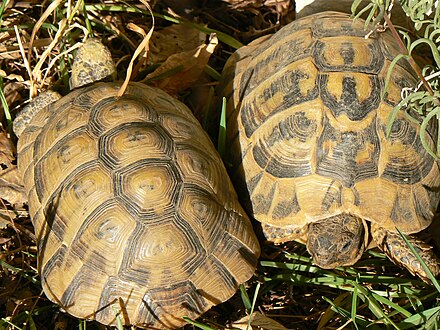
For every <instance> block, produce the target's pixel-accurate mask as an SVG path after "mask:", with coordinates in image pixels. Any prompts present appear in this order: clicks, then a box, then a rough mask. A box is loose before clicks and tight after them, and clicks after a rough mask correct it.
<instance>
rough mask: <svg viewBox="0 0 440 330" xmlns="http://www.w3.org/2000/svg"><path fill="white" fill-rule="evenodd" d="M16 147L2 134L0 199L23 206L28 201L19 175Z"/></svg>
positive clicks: (0, 138)
mask: <svg viewBox="0 0 440 330" xmlns="http://www.w3.org/2000/svg"><path fill="white" fill-rule="evenodd" d="M14 151H15V148H14V145H13V143H12V141H11V140H10V139H9V138H8V137H7V135H6V133H4V132H0V198H2V199H4V200H6V201H8V202H9V203H10V204H12V205H22V204H24V203H25V202H26V201H27V198H26V196H25V193H24V187H23V185H22V184H21V179H20V177H19V174H18V169H17V165H15V164H13V161H14V160H15V156H14Z"/></svg>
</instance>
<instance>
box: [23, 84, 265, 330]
mask: <svg viewBox="0 0 440 330" xmlns="http://www.w3.org/2000/svg"><path fill="white" fill-rule="evenodd" d="M118 89H119V84H116V83H97V84H95V85H93V86H90V87H85V88H81V89H78V90H75V91H73V92H72V93H70V94H69V95H68V96H65V97H63V98H62V99H61V100H59V101H57V102H56V103H54V104H52V105H50V106H49V107H46V108H45V109H44V110H42V111H40V112H39V113H38V114H37V115H36V117H35V118H34V119H33V120H32V122H31V123H30V125H29V126H28V127H27V128H26V129H25V131H24V132H23V133H22V135H21V136H20V140H19V145H18V164H19V169H20V171H21V173H22V175H23V177H24V183H25V187H26V191H27V193H28V196H29V208H30V215H31V218H32V221H33V224H34V227H35V231H36V235H37V239H38V248H39V256H38V259H39V260H38V261H39V265H38V266H39V271H40V274H41V281H42V285H43V288H44V291H45V293H46V295H47V296H48V297H49V298H50V299H51V300H52V301H54V302H56V303H57V304H59V305H61V307H62V308H63V309H64V310H66V311H67V312H68V313H70V314H72V315H74V316H77V317H80V318H87V319H96V320H97V321H99V322H101V323H104V324H112V325H114V324H115V317H116V313H119V314H120V316H121V318H122V321H123V323H125V324H136V325H139V326H147V327H154V328H175V327H180V326H182V325H183V324H184V323H185V322H184V320H183V319H182V317H183V316H188V317H192V318H195V317H197V316H198V315H200V314H202V313H203V312H205V311H206V310H208V309H209V308H210V307H211V306H213V305H215V304H218V303H220V302H222V301H225V300H226V299H228V298H230V297H231V296H232V295H233V294H234V293H235V291H236V289H237V287H238V284H240V283H243V282H244V281H246V280H248V279H249V278H250V277H251V276H252V274H253V272H254V269H255V266H256V262H257V258H258V255H259V245H258V242H257V239H256V237H255V235H254V233H253V230H252V227H251V224H250V222H249V220H248V218H247V216H246V215H245V213H244V211H243V210H242V208H241V207H240V205H239V203H238V202H237V196H236V194H235V192H234V190H233V188H232V185H231V183H230V181H229V180H228V177H227V174H226V171H225V168H224V166H223V163H222V161H221V159H220V157H219V156H218V154H217V153H216V152H215V149H214V147H213V145H212V143H211V142H210V140H209V138H208V136H207V135H206V134H205V133H204V132H203V130H202V128H201V127H200V125H199V123H198V122H197V120H196V119H195V118H194V117H193V115H192V114H191V112H190V110H189V109H188V108H187V107H186V106H184V105H183V104H182V103H180V102H178V101H177V100H175V99H174V98H172V97H170V96H169V95H168V94H166V93H164V92H162V91H160V90H158V89H154V88H151V87H148V86H145V85H142V84H137V83H131V84H130V85H129V86H128V89H127V91H126V93H125V94H124V96H122V97H120V98H117V97H116V94H117V92H118Z"/></svg>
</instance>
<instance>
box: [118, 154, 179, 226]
mask: <svg viewBox="0 0 440 330" xmlns="http://www.w3.org/2000/svg"><path fill="white" fill-rule="evenodd" d="M154 166H158V167H159V166H161V167H165V168H166V169H167V170H168V174H170V179H169V180H167V183H171V184H173V187H172V188H171V190H170V194H169V195H168V197H169V203H168V207H166V208H165V207H164V209H162V210H161V211H162V212H161V216H160V217H159V215H158V214H157V213H156V211H155V207H157V205H152V204H151V203H150V204H149V205H151V207H148V208H144V204H143V203H142V202H143V199H142V200H135V198H134V197H133V196H134V194H135V192H134V191H132V190H130V189H129V188H131V187H128V185H127V184H126V183H124V182H125V180H126V176H127V175H131V173H133V172H136V171H138V170H145V168H146V167H150V168H151V167H154ZM182 186H183V179H182V177H181V172H180V170H179V169H178V168H177V167H176V164H175V163H174V162H173V161H172V160H171V159H158V158H148V159H140V160H138V161H136V162H133V163H131V164H130V165H128V166H125V167H118V168H117V170H116V171H115V172H114V176H113V189H114V193H115V196H116V198H117V199H118V200H119V201H120V204H121V205H124V206H125V208H126V210H127V211H128V212H130V213H131V214H132V215H133V217H135V218H136V219H139V220H140V221H145V222H147V223H150V224H152V223H157V222H160V221H163V220H161V219H162V217H165V218H166V217H170V216H171V215H172V214H174V213H175V206H176V205H177V201H178V200H179V199H180V194H181V189H182ZM147 188H149V187H145V188H144V189H147ZM163 201H165V199H163ZM149 205H148V206H149Z"/></svg>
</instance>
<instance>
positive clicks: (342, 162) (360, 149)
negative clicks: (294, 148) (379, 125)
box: [316, 119, 380, 188]
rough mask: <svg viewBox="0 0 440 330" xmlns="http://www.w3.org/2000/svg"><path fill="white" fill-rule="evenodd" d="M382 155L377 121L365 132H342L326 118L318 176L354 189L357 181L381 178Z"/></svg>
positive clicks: (319, 153)
mask: <svg viewBox="0 0 440 330" xmlns="http://www.w3.org/2000/svg"><path fill="white" fill-rule="evenodd" d="M379 153H380V145H379V137H378V135H377V132H376V129H375V124H374V121H372V123H371V124H370V126H369V127H367V128H365V129H364V130H362V131H357V132H355V131H348V132H341V131H340V130H339V129H338V128H335V127H333V126H331V124H330V122H329V121H328V119H326V120H324V125H323V131H322V134H321V136H320V137H319V139H318V146H317V168H316V173H317V174H321V175H323V176H326V177H329V178H333V179H336V180H339V181H341V182H342V184H343V185H344V186H345V187H349V188H351V187H352V186H353V185H354V183H355V182H356V181H359V180H363V179H367V178H374V177H376V176H377V175H378V161H379ZM367 154H368V155H367ZM359 157H360V158H359Z"/></svg>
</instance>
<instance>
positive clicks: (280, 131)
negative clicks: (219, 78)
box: [223, 12, 440, 280]
mask: <svg viewBox="0 0 440 330" xmlns="http://www.w3.org/2000/svg"><path fill="white" fill-rule="evenodd" d="M364 23H365V22H364V21H362V20H360V19H359V20H357V21H355V22H353V20H352V19H351V18H350V17H349V16H348V15H346V14H342V13H336V12H324V13H320V14H316V15H312V16H309V17H305V18H303V19H299V20H297V21H295V22H293V23H291V24H289V25H287V26H285V27H284V28H282V29H281V30H280V31H279V32H277V33H276V34H274V35H273V36H266V37H263V38H260V39H257V40H256V41H254V42H252V43H251V44H250V45H248V46H246V47H243V48H241V49H239V50H238V51H237V52H236V53H235V54H234V55H233V56H232V57H231V58H230V60H229V61H228V62H227V64H226V66H225V69H224V73H223V79H224V82H223V86H224V95H225V96H226V97H227V99H228V112H227V119H228V121H227V136H228V141H229V143H230V145H231V155H230V156H231V157H230V161H231V162H232V164H233V170H232V179H233V181H235V182H237V185H236V187H237V190H238V191H239V192H240V190H239V188H240V187H244V189H243V190H242V191H241V192H240V195H243V196H244V199H245V204H246V208H247V211H248V212H249V214H250V215H252V216H253V217H254V218H255V219H257V220H258V221H260V222H261V223H262V228H263V232H264V234H265V236H266V238H267V239H268V240H269V241H272V242H274V243H283V242H287V241H291V240H298V241H301V242H304V243H306V244H307V249H308V251H309V253H310V254H311V255H312V257H313V261H314V263H315V264H316V265H318V266H320V267H323V268H334V267H337V266H344V265H352V264H354V263H355V262H356V261H357V260H358V259H359V258H360V257H361V255H362V252H363V251H364V250H365V249H366V248H367V247H368V246H370V245H369V243H370V241H371V240H372V241H374V242H375V243H376V245H377V246H379V248H381V249H382V250H383V251H384V252H385V253H386V254H387V256H388V257H389V258H390V259H391V260H393V261H394V262H395V263H397V264H399V265H401V266H404V267H405V268H407V269H408V270H409V271H410V272H411V273H412V274H416V275H418V276H420V277H421V278H423V279H425V280H426V278H427V274H426V273H425V271H424V270H423V268H422V266H421V264H420V263H419V261H418V259H417V258H416V256H415V255H414V254H413V253H412V252H411V250H410V249H409V248H408V247H407V245H406V244H405V242H404V241H403V240H402V238H401V236H400V235H399V233H398V232H397V230H396V228H398V229H400V230H401V231H402V232H403V233H406V234H413V233H418V232H420V231H421V230H423V229H425V228H427V227H428V226H429V225H430V224H431V223H432V221H433V217H434V213H435V211H436V209H437V206H438V202H439V197H440V195H439V193H440V189H439V188H440V176H439V166H438V163H437V162H436V161H435V160H434V159H433V157H431V156H430V155H429V154H428V153H427V152H426V150H425V149H424V148H423V146H422V143H421V141H420V138H419V131H420V127H419V125H418V124H416V123H413V122H412V121H410V120H408V119H407V115H406V114H405V113H404V112H403V111H401V112H400V113H399V114H398V115H397V118H396V119H395V120H394V122H393V124H392V129H391V134H390V136H389V137H386V126H387V123H388V120H389V118H390V113H391V111H392V109H393V107H394V106H395V105H396V104H397V103H398V102H399V101H400V99H401V90H402V88H404V87H413V86H415V84H416V82H417V80H416V78H415V77H414V76H413V74H412V73H411V72H412V69H411V68H410V66H409V65H408V63H406V62H405V61H403V60H401V61H399V62H398V65H397V66H396V67H395V68H394V69H393V71H392V72H393V73H392V76H391V80H390V83H389V87H388V90H387V93H386V95H385V97H384V98H383V99H382V98H381V95H382V93H383V91H384V84H385V77H386V74H387V70H388V68H389V66H390V63H391V61H392V60H393V59H394V58H395V56H396V55H397V54H399V49H398V46H397V44H396V42H395V40H394V39H393V36H392V35H391V33H390V32H389V31H388V32H385V33H373V34H372V35H371V36H370V37H369V38H365V35H366V33H367V32H366V31H365V30H364ZM435 134H436V128H435V127H428V131H427V134H426V140H427V142H428V143H429V145H430V146H431V147H432V146H433V145H434V138H433V137H434V136H435ZM410 241H411V243H412V244H413V245H414V246H415V248H416V250H417V251H418V252H419V253H420V255H421V256H422V258H423V259H424V261H425V262H426V263H427V265H428V266H429V267H430V269H431V270H432V272H433V273H434V274H435V275H437V274H438V273H439V269H440V266H439V259H438V258H437V257H436V256H435V254H434V253H433V251H432V249H431V248H430V247H429V246H428V245H427V244H425V243H424V242H422V241H421V240H418V239H416V238H413V237H410Z"/></svg>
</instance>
